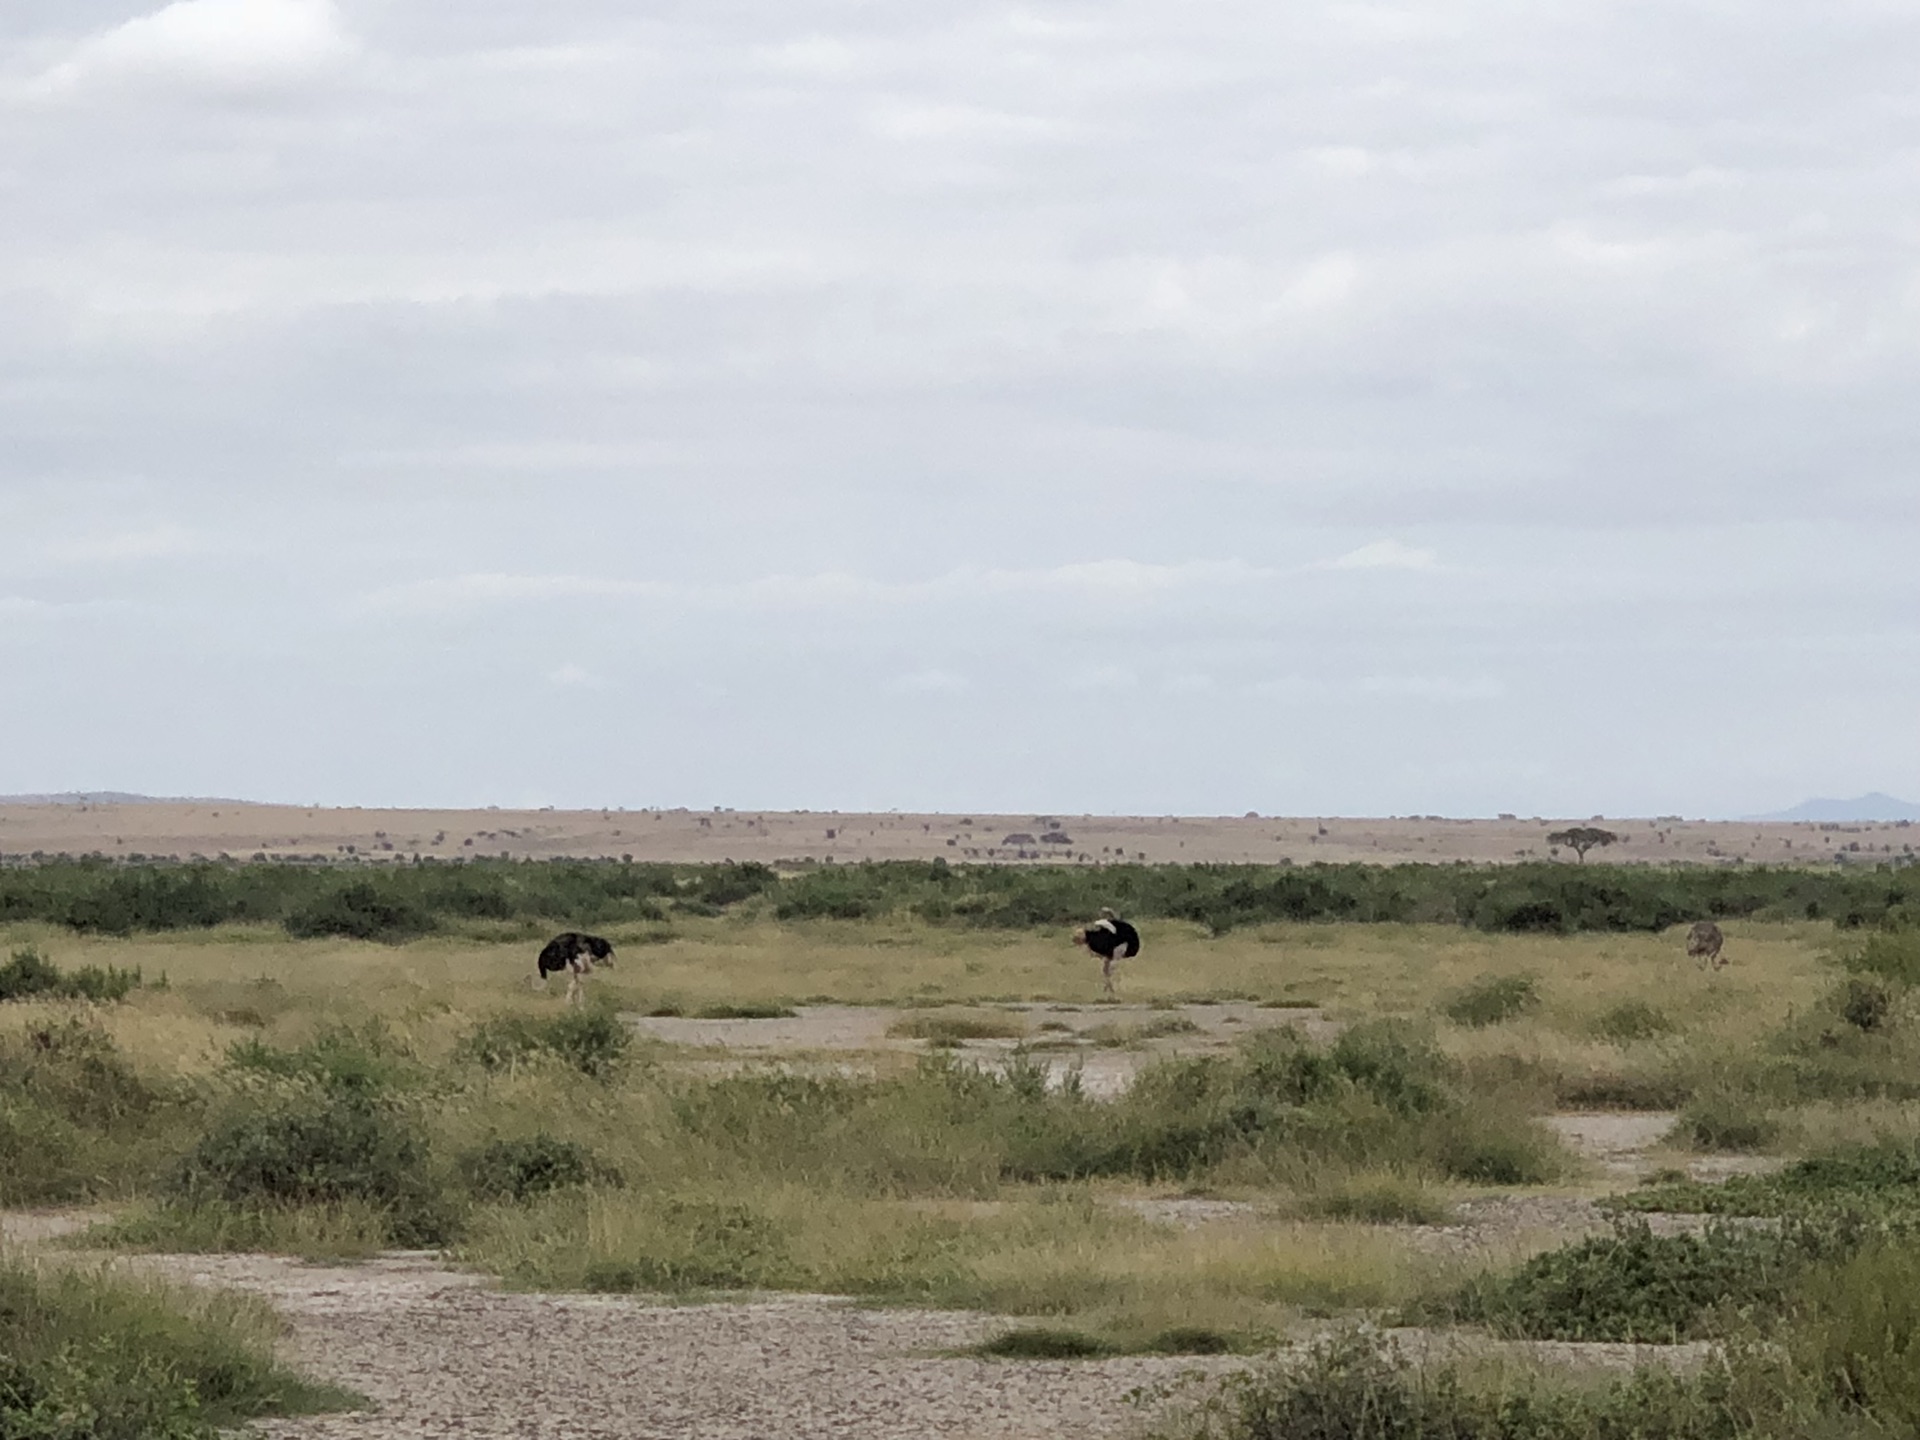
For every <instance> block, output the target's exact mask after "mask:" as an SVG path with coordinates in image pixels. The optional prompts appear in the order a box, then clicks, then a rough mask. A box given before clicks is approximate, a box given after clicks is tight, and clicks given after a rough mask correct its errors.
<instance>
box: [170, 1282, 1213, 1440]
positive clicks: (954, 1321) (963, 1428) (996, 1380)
mask: <svg viewBox="0 0 1920 1440" xmlns="http://www.w3.org/2000/svg"><path fill="white" fill-rule="evenodd" d="M141 1263H143V1264H145V1265H148V1266H150V1267H151V1268H153V1269H155V1270H158V1271H160V1272H161V1273H164V1274H166V1275H168V1276H170V1277H172V1278H174V1279H178V1280H185V1281H190V1282H193V1283H196V1284H203V1285H220V1286H228V1287H231V1288H234V1289H239V1290H245V1291H250V1292H252V1293H254V1294H256V1295H259V1296H261V1297H263V1298H265V1299H266V1300H268V1301H270V1302H271V1303H272V1304H273V1306H274V1307H275V1308H276V1309H277V1310H278V1311H279V1312H280V1313H281V1315H282V1316H284V1317H285V1319H286V1320H287V1323H288V1325H289V1327H290V1329H289V1334H288V1336H287V1340H286V1351H285V1353H286V1355H287V1358H288V1359H289V1360H291V1361H293V1362H294V1363H296V1364H298V1365H300V1366H301V1367H302V1368H303V1369H304V1370H305V1371H306V1372H307V1373H309V1374H311V1375H314V1376H315V1377H317V1378H320V1379H324V1380H329V1381H332V1382H333V1383H335V1384H340V1385H345V1386H347V1387H349V1388H350V1389H354V1390H357V1391H359V1392H360V1393H362V1394H364V1395H366V1396H367V1397H368V1398H369V1399H371V1400H372V1401H373V1402H374V1407H375V1408H373V1409H372V1410H367V1411H359V1412H354V1413H349V1414H343V1415H327V1416H318V1417H310V1418H305V1419H299V1420H275V1421H268V1422H263V1423H262V1425H261V1429H262V1431H263V1432H264V1433H265V1434H267V1435H270V1436H273V1437H275V1440H424V1437H436V1440H437V1437H442V1436H463V1437H473V1440H496V1437H497V1440H506V1437H513V1440H603V1437H604V1440H614V1437H620V1440H626V1437H655V1436H659V1437H669V1436H671V1437H674V1440H812V1437H821V1440H826V1437H846V1440H909V1437H947V1436H952V1437H967V1440H973V1437H978V1440H1027V1437H1033V1440H1039V1437H1073V1440H1077V1437H1089V1440H1091V1437H1096V1436H1097V1437H1101V1440H1112V1437H1113V1436H1116V1435H1120V1434H1124V1433H1125V1431H1126V1429H1127V1428H1128V1426H1129V1423H1130V1421H1131V1419H1132V1418H1133V1417H1134V1416H1135V1414H1136V1413H1137V1412H1136V1411H1135V1410H1134V1408H1133V1407H1132V1406H1130V1405H1129V1404H1128V1402H1127V1394H1128V1392H1129V1391H1131V1390H1133V1389H1134V1388H1135V1387H1137V1386H1142V1385H1150V1384H1152V1383H1154V1382H1156V1381H1160V1380H1166V1379H1171V1378H1173V1377H1174V1376H1176V1375H1178V1374H1181V1373H1183V1372H1187V1371H1192V1370H1195V1369H1202V1368H1206V1369H1219V1368H1222V1367H1223V1366H1226V1365H1231V1364H1232V1363H1234V1362H1231V1361H1206V1360H1195V1359H1193V1358H1191V1357H1187V1358H1157V1357H1128V1358H1123V1359H1114V1360H1101V1361H1074V1362H1071V1363H1047V1362H1039V1363H1036V1362H1031V1361H1023V1362H1018V1363H1011V1362H997V1361H989V1360H975V1359H964V1358H952V1357H951V1356H949V1355H946V1354H943V1353H941V1352H945V1351H952V1350H955V1349H958V1348H960V1347H963V1346H967V1345H972V1344H975V1343H977V1342H979V1341H981V1340H984V1339H986V1338H988V1337H989V1336H990V1335H992V1334H994V1333H995V1332H996V1331H998V1330H1000V1329H1004V1328H1006V1326H1007V1325H1008V1323H1009V1322H1007V1321H1006V1320H1004V1319H997V1318H994V1317H990V1316H985V1315H974V1314H958V1313H943V1312H937V1311H936V1312H929V1311H919V1310H874V1309H865V1308H861V1307H860V1306H858V1305H855V1304H849V1303H848V1302H846V1301H844V1300H840V1299H836V1298H831V1297H825V1296H780V1297H777V1298H768V1299H756V1300H751V1301H745V1302H740V1303H724V1304H709V1305H664V1304H657V1303H648V1302H647V1301H645V1300H635V1299H629V1298H625V1297H619V1298H614V1297H599V1296H583V1295H521V1294H509V1293H506V1292H504V1291H500V1290H497V1289H495V1288H493V1287H492V1286H491V1284H490V1283H488V1282H487V1281H486V1280H485V1279H484V1278H483V1277H479V1276H475V1275H470V1274H464V1273H461V1272H458V1271H453V1270H448V1269H446V1268H444V1267H443V1266H441V1265H440V1264H438V1263H437V1262H435V1261H434V1260H432V1259H429V1258H426V1257H412V1256H407V1257H401V1256H392V1257H387V1258H384V1259H381V1260H378V1261H374V1262H372V1263H370V1264H365V1265H355V1266H350V1267H344V1266H343V1267H330V1266H316V1265H304V1264H301V1263H299V1262H296V1261H291V1260H285V1259H280V1258H277V1257H271V1256H255V1255H233V1256H178V1255H175V1256H154V1257H149V1258H148V1259H147V1260H145V1261H143V1262H141Z"/></svg>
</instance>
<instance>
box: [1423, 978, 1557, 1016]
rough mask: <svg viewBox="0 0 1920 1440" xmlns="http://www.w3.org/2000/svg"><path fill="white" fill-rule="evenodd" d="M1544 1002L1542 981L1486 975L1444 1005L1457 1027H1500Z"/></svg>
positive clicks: (1442, 1008)
mask: <svg viewBox="0 0 1920 1440" xmlns="http://www.w3.org/2000/svg"><path fill="white" fill-rule="evenodd" d="M1539 1003H1540V986H1539V982H1538V981H1537V980H1535V979H1534V978H1533V976H1531V975H1483V976H1482V977H1481V978H1480V979H1478V980H1476V981H1474V982H1473V984H1471V985H1469V986H1467V988H1466V989H1464V990H1462V991H1460V993H1459V994H1457V995H1455V996H1453V997H1452V998H1451V999H1449V1000H1448V1001H1447V1002H1446V1003H1445V1004H1444V1005H1442V1006H1441V1013H1443V1014H1444V1015H1445V1016H1446V1017H1447V1018H1448V1019H1449V1020H1451V1021H1453V1023H1454V1024H1456V1025H1472V1026H1484V1025H1498V1024H1500V1023H1501V1022H1502V1021H1503V1020H1511V1019H1513V1018H1514V1016H1516V1015H1519V1014H1521V1013H1523V1012H1525V1011H1527V1010H1531V1009H1533V1008H1534V1006H1536V1005H1538V1004H1539Z"/></svg>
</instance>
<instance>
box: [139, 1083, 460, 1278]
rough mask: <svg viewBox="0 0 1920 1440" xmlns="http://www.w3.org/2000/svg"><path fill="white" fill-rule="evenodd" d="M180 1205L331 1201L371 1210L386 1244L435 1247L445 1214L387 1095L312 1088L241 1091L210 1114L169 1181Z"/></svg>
mask: <svg viewBox="0 0 1920 1440" xmlns="http://www.w3.org/2000/svg"><path fill="white" fill-rule="evenodd" d="M171 1188H172V1191H173V1193H174V1195H175V1196H176V1197H177V1198H178V1199H179V1200H180V1201H183V1202H185V1203H186V1204H188V1205H205V1204H216V1205H225V1206H230V1207H234V1208H236V1209H242V1210H244V1209H247V1208H250V1207H259V1206H302V1205H333V1204H340V1203H343V1202H358V1203H362V1204H365V1205H368V1206H371V1207H373V1208H374V1209H376V1210H377V1211H379V1212H380V1213H381V1214H382V1215H383V1216H384V1217H385V1222H386V1230H387V1233H388V1237H389V1239H390V1240H391V1241H392V1242H393V1243H395V1244H400V1245H433V1244H438V1243H440V1242H442V1241H443V1240H445V1239H446V1238H447V1237H448V1234H449V1232H450V1229H451V1217H450V1215H449V1213H448V1209H447V1206H446V1203H445V1200H444V1197H443V1195H442V1194H441V1193H440V1191H439V1189H438V1188H437V1187H436V1185H435V1183H434V1179H433V1175H432V1173H431V1169H430V1164H429V1152H428V1145H427V1140H426V1136H425V1133H424V1131H423V1129H422V1128H421V1126H420V1124H419V1122H418V1121H417V1119H416V1118H415V1117H414V1116H413V1115H412V1114H410V1113H409V1112H408V1110H407V1108H406V1107H405V1106H404V1105H402V1104H401V1103H399V1102H398V1101H396V1100H394V1099H393V1098H392V1097H389V1096H385V1095H379V1094H368V1093H362V1092H354V1091H341V1090H333V1089H329V1088H328V1087H326V1086H323V1085H317V1084H313V1083H311V1082H293V1083H282V1084H277V1085H266V1086H257V1087H248V1088H246V1089H244V1090H243V1091H242V1092H241V1093H240V1094H238V1095H236V1096H235V1097H234V1098H233V1099H232V1100H230V1101H229V1102H228V1103H227V1104H226V1105H225V1106H224V1107H222V1109H221V1110H220V1111H219V1112H218V1113H217V1114H216V1115H215V1116H214V1118H213V1121H212V1123H211V1124H210V1125H209V1126H208V1128H207V1131H206V1133H205V1134H203V1135H202V1136H201V1137H200V1140H199V1142H198V1143H197V1144H196V1145H195V1146H194V1147H193V1149H192V1150H191V1151H190V1152H189V1153H188V1154H187V1155H186V1156H185V1157H184V1158H183V1159H182V1160H181V1162H180V1164H179V1165H178V1167H177V1168H176V1170H175V1172H174V1175H173V1179H172V1185H171Z"/></svg>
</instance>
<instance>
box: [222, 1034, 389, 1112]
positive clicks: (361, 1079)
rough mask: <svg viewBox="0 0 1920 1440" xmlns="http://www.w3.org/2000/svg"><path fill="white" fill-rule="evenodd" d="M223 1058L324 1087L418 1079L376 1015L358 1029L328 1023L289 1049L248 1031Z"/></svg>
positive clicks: (385, 1085)
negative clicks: (313, 1034) (303, 1042)
mask: <svg viewBox="0 0 1920 1440" xmlns="http://www.w3.org/2000/svg"><path fill="white" fill-rule="evenodd" d="M227 1064H228V1066H229V1067H231V1068H232V1069H234V1070H237V1071H242V1072H254V1073H258V1074H262V1075H272V1076H277V1077H279V1078H281V1079H284V1080H308V1081H311V1082H313V1083H314V1084H316V1085H319V1086H322V1087H323V1088H325V1089H327V1090H332V1091H358V1092H364V1093H367V1094H372V1093H375V1092H379V1091H388V1090H395V1089H401V1088H404V1087H406V1086H408V1085H411V1084H415V1083H417V1082H418V1079H419V1071H418V1066H417V1065H416V1064H415V1063H414V1061H413V1059H412V1057H410V1056H408V1055H406V1054H405V1053H404V1052H402V1051H401V1049H400V1048H399V1047H398V1045H397V1044H396V1043H395V1042H394V1039H393V1037H392V1035H391V1034H390V1033H389V1032H388V1031H387V1029H386V1027H385V1026H384V1025H383V1024H382V1023H381V1022H379V1021H377V1020H376V1021H372V1022H370V1023H369V1024H367V1025H365V1026H363V1027H361V1028H359V1029H355V1028H354V1027H352V1026H350V1025H334V1026H328V1027H327V1028H325V1029H323V1030H321V1031H320V1033H319V1034H318V1035H316V1036H315V1037H314V1038H313V1039H312V1040H310V1041H308V1042H307V1043H306V1044H305V1045H302V1046H299V1047H297V1048H295V1049H291V1050H283V1049H278V1048H276V1047H274V1046H271V1045H268V1044H266V1043H264V1042H263V1041H261V1040H260V1039H259V1038H258V1037H257V1036H249V1037H248V1038H247V1039H245V1040H241V1041H238V1042H236V1043H235V1044H233V1045H231V1046H229V1047H228V1049H227Z"/></svg>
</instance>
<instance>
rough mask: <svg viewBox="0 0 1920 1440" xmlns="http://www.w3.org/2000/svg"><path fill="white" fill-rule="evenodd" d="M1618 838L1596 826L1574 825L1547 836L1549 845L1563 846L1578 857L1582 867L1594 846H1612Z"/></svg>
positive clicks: (1609, 831)
mask: <svg viewBox="0 0 1920 1440" xmlns="http://www.w3.org/2000/svg"><path fill="white" fill-rule="evenodd" d="M1619 838H1620V837H1619V836H1618V835H1616V834H1614V833H1613V831H1611V830H1602V829H1600V828H1599V827H1598V826H1596V825H1575V826H1574V827H1573V828H1572V829H1571V830H1556V831H1554V832H1553V833H1552V834H1551V835H1549V836H1547V843H1548V844H1549V845H1564V846H1566V847H1567V848H1568V849H1569V850H1571V851H1573V852H1574V854H1576V855H1578V856H1579V857H1580V863H1581V864H1582V865H1584V864H1586V863H1587V851H1589V850H1591V849H1593V848H1594V847H1595V846H1600V847H1602V848H1604V847H1606V846H1608V845H1612V844H1614V843H1615V842H1616V841H1618V840H1619Z"/></svg>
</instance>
